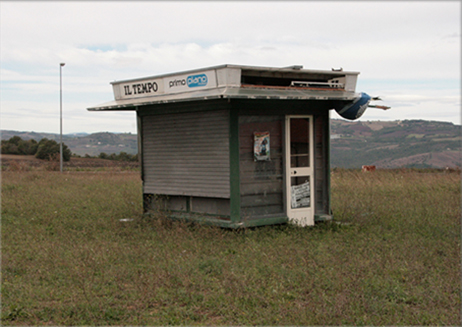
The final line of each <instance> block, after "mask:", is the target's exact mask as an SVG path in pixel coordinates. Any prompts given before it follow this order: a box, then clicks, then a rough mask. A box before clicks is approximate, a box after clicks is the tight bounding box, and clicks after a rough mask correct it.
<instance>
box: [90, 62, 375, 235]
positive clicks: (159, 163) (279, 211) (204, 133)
mask: <svg viewBox="0 0 462 327" xmlns="http://www.w3.org/2000/svg"><path fill="white" fill-rule="evenodd" d="M358 74H359V73H358V72H346V71H341V70H338V71H334V70H308V69H303V67H302V66H291V67H285V68H275V67H254V66H241V65H221V66H215V67H209V68H203V69H197V70H191V71H184V72H179V73H172V74H165V75H159V76H152V77H145V78H138V79H131V80H123V81H116V82H112V83H111V84H112V87H113V91H114V97H115V100H114V101H112V102H109V103H105V104H102V105H99V106H94V107H91V108H88V110H90V111H106V110H134V111H136V114H137V122H138V146H139V158H140V162H141V178H142V181H143V200H144V211H145V212H146V213H151V212H156V211H163V212H165V213H166V214H168V216H169V217H172V218H180V219H188V220H199V221H201V222H204V223H208V224H214V225H218V226H222V227H230V228H240V227H249V226H259V225H268V224H280V223H286V222H293V223H295V224H298V225H300V226H309V225H314V223H315V222H316V221H324V220H329V219H332V214H331V206H330V204H331V203H330V202H331V196H330V166H329V151H330V149H329V145H330V127H329V126H330V122H329V120H330V114H329V113H330V110H332V109H333V110H336V111H337V112H338V113H339V114H340V115H341V116H342V117H344V118H346V119H356V118H359V117H360V116H361V115H362V114H363V112H364V111H365V110H366V108H367V107H368V105H369V102H370V101H371V100H372V99H371V97H370V96H368V95H367V94H365V93H356V91H355V88H356V81H357V78H358Z"/></svg>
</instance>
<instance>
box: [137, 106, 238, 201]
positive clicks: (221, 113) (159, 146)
mask: <svg viewBox="0 0 462 327" xmlns="http://www.w3.org/2000/svg"><path fill="white" fill-rule="evenodd" d="M142 133H143V137H142V139H143V178H144V183H143V184H144V189H143V192H144V193H145V194H146V193H150V194H164V195H187V196H197V197H212V198H228V199H229V197H230V187H229V175H230V169H229V111H228V110H217V111H195V112H183V113H181V114H176V113H172V114H159V115H143V116H142Z"/></svg>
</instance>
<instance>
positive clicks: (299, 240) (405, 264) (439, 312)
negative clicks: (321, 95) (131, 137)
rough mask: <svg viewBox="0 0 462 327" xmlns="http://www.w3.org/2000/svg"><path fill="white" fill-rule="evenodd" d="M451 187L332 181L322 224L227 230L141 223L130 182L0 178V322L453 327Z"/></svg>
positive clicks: (388, 174)
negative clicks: (329, 215) (328, 214)
mask: <svg viewBox="0 0 462 327" xmlns="http://www.w3.org/2000/svg"><path fill="white" fill-rule="evenodd" d="M459 184H460V175H459V174H456V173H448V174H444V173H438V172H424V171H376V172H375V173H373V174H364V173H361V172H357V171H349V170H336V171H335V172H334V173H333V175H332V197H333V211H334V216H335V220H336V221H335V222H334V223H324V224H319V225H317V226H315V227H309V228H297V227H294V226H291V225H282V226H267V227H261V228H254V229H246V230H240V231H233V230H225V229H220V228H214V227H206V226H199V225H195V224H191V223H183V222H173V221H170V220H168V219H166V218H164V217H162V216H157V217H155V218H147V217H143V215H142V203H141V199H142V194H141V181H140V178H139V173H137V172H117V173H110V172H72V173H64V174H60V173H57V172H40V171H36V172H34V171H30V172H9V171H7V172H3V173H2V234H1V235H2V266H1V269H2V285H1V287H2V323H3V325H341V324H346V325H459V324H460V321H461V313H460V307H461V300H460V294H461V280H460V270H461V269H460V263H461V262H460V236H461V235H460V231H461V228H460V199H461V197H460V185H459ZM123 218H131V219H133V221H130V222H121V221H120V219H123Z"/></svg>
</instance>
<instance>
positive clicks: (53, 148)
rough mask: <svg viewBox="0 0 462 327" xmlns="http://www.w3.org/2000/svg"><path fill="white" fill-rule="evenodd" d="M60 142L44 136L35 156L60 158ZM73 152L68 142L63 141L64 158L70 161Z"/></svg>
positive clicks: (47, 158)
mask: <svg viewBox="0 0 462 327" xmlns="http://www.w3.org/2000/svg"><path fill="white" fill-rule="evenodd" d="M59 148H60V146H59V143H58V142H56V141H55V140H49V139H47V138H43V139H41V140H40V142H39V143H38V149H37V153H36V154H35V157H36V158H38V159H46V160H52V159H53V157H56V155H58V156H57V157H56V158H59ZM71 155H72V152H71V150H69V148H68V147H67V145H66V144H64V143H63V160H64V161H69V160H71Z"/></svg>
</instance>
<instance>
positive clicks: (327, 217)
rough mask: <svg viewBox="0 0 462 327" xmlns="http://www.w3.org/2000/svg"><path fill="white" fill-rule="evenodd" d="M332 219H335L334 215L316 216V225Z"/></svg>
mask: <svg viewBox="0 0 462 327" xmlns="http://www.w3.org/2000/svg"><path fill="white" fill-rule="evenodd" d="M332 219H333V217H332V215H324V214H318V215H314V222H315V223H319V222H321V221H330V220H332Z"/></svg>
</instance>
